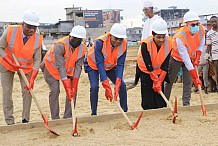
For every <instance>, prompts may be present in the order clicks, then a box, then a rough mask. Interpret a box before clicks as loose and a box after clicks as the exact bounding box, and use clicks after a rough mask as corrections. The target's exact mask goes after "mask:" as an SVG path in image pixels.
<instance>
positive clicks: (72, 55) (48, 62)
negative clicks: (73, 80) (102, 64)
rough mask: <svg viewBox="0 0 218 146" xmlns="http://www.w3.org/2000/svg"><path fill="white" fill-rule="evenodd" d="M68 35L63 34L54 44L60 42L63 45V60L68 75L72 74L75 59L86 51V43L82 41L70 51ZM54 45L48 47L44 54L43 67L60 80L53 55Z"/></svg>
mask: <svg viewBox="0 0 218 146" xmlns="http://www.w3.org/2000/svg"><path fill="white" fill-rule="evenodd" d="M69 39H70V38H69V36H65V37H63V38H60V39H59V40H58V41H57V42H56V43H54V45H55V44H57V43H61V44H63V45H64V50H65V54H64V60H65V68H66V72H67V75H68V76H73V75H74V69H75V64H76V62H77V60H79V59H80V58H82V57H84V56H85V53H86V45H85V44H84V43H83V42H82V43H81V44H80V45H79V46H78V47H77V48H76V49H75V50H74V52H72V47H71V46H70V42H69ZM54 45H53V46H52V47H51V48H50V49H49V51H48V52H47V53H46V55H45V59H44V62H45V67H46V68H47V70H48V71H49V73H50V74H51V75H52V76H53V77H54V78H55V79H57V80H60V74H59V72H58V69H57V67H56V62H55V57H54V56H55V55H54Z"/></svg>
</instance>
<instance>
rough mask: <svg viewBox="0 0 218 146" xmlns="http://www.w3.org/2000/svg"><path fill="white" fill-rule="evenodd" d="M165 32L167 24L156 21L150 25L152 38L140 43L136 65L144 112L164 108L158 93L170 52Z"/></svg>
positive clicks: (162, 83) (160, 89)
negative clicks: (138, 71) (138, 70)
mask: <svg viewBox="0 0 218 146" xmlns="http://www.w3.org/2000/svg"><path fill="white" fill-rule="evenodd" d="M167 32H168V30H167V23H166V22H165V21H164V20H163V19H162V18H160V19H157V20H155V21H154V22H153V24H152V36H150V37H148V38H147V39H144V40H142V41H141V43H140V44H141V47H140V48H141V50H140V51H139V54H138V57H137V63H138V68H139V69H140V71H141V73H140V80H141V96H142V101H141V106H142V108H143V109H144V110H147V109H156V108H162V107H166V103H165V101H164V100H163V98H162V97H161V95H160V92H161V91H162V90H163V89H164V86H163V85H164V80H165V77H166V75H167V71H168V64H169V59H170V53H171V50H172V41H171V38H170V37H168V36H166V34H167ZM166 79H167V78H166Z"/></svg>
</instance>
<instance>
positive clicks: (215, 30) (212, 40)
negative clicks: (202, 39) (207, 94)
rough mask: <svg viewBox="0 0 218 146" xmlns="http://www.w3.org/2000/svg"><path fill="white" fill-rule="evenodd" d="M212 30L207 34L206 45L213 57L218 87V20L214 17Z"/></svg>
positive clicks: (211, 21)
mask: <svg viewBox="0 0 218 146" xmlns="http://www.w3.org/2000/svg"><path fill="white" fill-rule="evenodd" d="M210 23H211V24H212V29H211V30H210V31H209V32H208V33H207V40H206V44H207V45H208V49H209V51H210V55H211V56H212V62H213V68H214V72H215V81H216V85H217V86H218V18H217V16H212V17H211V18H210Z"/></svg>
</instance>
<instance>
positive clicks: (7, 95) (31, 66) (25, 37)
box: [0, 10, 43, 125]
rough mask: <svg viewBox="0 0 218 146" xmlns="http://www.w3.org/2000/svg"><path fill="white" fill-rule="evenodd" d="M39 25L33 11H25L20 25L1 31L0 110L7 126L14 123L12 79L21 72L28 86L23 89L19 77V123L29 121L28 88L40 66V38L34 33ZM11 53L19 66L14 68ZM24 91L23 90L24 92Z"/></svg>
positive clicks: (30, 97) (22, 83) (29, 101)
mask: <svg viewBox="0 0 218 146" xmlns="http://www.w3.org/2000/svg"><path fill="white" fill-rule="evenodd" d="M37 26H39V16H38V14H37V13H36V12H35V11H32V10H28V11H26V12H25V13H24V16H23V24H22V25H11V26H8V28H7V29H6V30H5V31H4V33H3V35H2V37H1V39H0V72H1V84H2V91H3V110H4V116H5V121H6V123H7V124H8V125H11V124H14V123H15V122H14V116H13V100H12V89H13V78H14V73H15V72H18V71H19V69H22V70H23V72H24V73H25V75H26V77H27V79H29V87H26V84H25V82H24V80H23V79H22V77H21V75H20V74H18V75H19V78H20V83H21V89H22V97H23V112H22V123H27V122H28V121H29V119H30V107H31V101H32V96H31V94H29V91H28V90H29V89H33V87H34V80H35V79H36V76H37V74H38V69H39V67H40V63H41V46H42V39H43V37H42V36H41V35H40V34H38V33H36V29H37ZM12 54H14V55H15V57H16V58H17V60H18V62H19V65H16V64H15V62H14V59H13V58H12ZM26 89H27V90H26Z"/></svg>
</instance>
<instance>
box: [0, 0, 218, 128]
mask: <svg viewBox="0 0 218 146" xmlns="http://www.w3.org/2000/svg"><path fill="white" fill-rule="evenodd" d="M143 12H144V14H145V16H147V17H148V19H147V20H146V22H145V23H144V25H143V33H142V38H141V42H140V47H139V51H138V54H137V56H136V59H137V64H136V74H135V81H134V83H133V84H131V85H130V86H129V87H128V88H126V85H125V82H124V80H123V71H124V65H125V59H126V54H127V40H126V38H127V36H126V28H125V27H124V25H122V24H119V23H115V24H114V25H113V26H112V27H111V29H110V31H109V32H106V33H105V34H103V35H102V36H99V37H98V38H96V39H95V41H94V43H88V46H87V45H86V44H85V43H84V39H85V38H86V29H85V28H84V27H83V26H79V25H77V26H74V27H73V28H72V31H71V32H70V34H69V35H68V36H64V37H62V38H59V40H58V41H56V42H54V45H53V46H52V47H51V48H50V49H49V50H48V52H47V53H46V55H45V57H44V58H43V61H41V60H42V57H41V47H42V45H43V37H42V35H40V34H39V33H38V32H36V30H37V27H38V26H39V16H38V14H37V13H36V12H35V11H33V10H28V11H26V12H25V13H24V16H23V23H22V25H11V26H9V27H8V28H7V29H6V30H5V31H4V33H3V35H2V36H1V38H0V72H1V85H2V96H3V111H4V117H5V121H6V123H7V124H8V125H12V124H14V123H15V119H14V116H13V111H14V108H13V98H12V89H13V78H14V74H15V73H16V72H17V73H18V76H19V79H20V84H21V90H22V97H23V111H22V119H21V120H22V123H28V122H29V120H30V108H31V102H32V96H31V94H30V93H29V91H30V90H32V89H34V81H35V79H36V77H37V74H38V72H39V69H40V68H41V70H42V72H43V75H44V79H45V81H46V83H47V84H48V86H49V91H48V98H49V106H50V112H51V118H52V119H60V113H59V93H60V82H62V84H63V86H64V89H65V92H66V103H65V110H64V114H63V115H64V116H63V118H70V117H72V111H71V103H73V104H76V95H77V89H78V84H79V78H80V74H81V71H82V68H83V65H84V71H85V72H86V73H87V75H88V79H89V81H90V105H91V115H97V106H98V92H99V86H100V85H99V79H100V82H101V84H102V87H103V88H104V89H105V98H106V100H108V102H113V101H119V102H120V107H121V108H122V109H123V111H124V112H127V111H128V104H127V89H131V88H134V87H135V86H136V85H137V83H138V81H139V79H140V82H141V107H142V108H143V109H144V110H147V109H156V108H163V107H166V106H167V105H166V102H165V101H164V99H163V98H162V97H161V94H160V93H161V92H163V93H164V94H165V95H166V97H167V99H168V100H169V99H170V94H171V91H172V85H173V83H174V82H175V80H176V78H177V75H178V72H179V70H181V71H182V72H181V74H182V83H183V95H182V101H183V106H190V99H191V90H192V86H193V85H194V86H195V87H196V88H197V87H198V86H199V85H200V86H202V81H201V80H200V78H199V76H198V73H200V72H201V71H202V70H203V83H204V89H205V93H206V94H207V88H208V71H209V70H210V69H213V71H214V73H215V78H214V80H215V82H216V85H218V84H217V83H218V45H217V43H218V33H217V32H218V20H217V17H216V16H213V17H211V19H210V21H211V24H212V29H211V30H210V31H209V32H208V33H207V37H206V39H205V30H204V28H203V26H202V25H201V24H200V21H199V20H200V18H199V17H198V14H197V13H195V12H193V11H189V12H187V13H186V14H185V15H184V17H183V23H184V26H182V27H181V28H179V29H178V30H177V32H176V34H175V35H174V36H168V30H167V23H166V21H164V20H163V19H162V18H161V17H160V16H157V15H154V12H153V4H152V3H151V2H150V1H145V2H144V6H143ZM90 40H91V39H90V38H89V41H90ZM205 42H206V44H205ZM87 47H89V49H88V52H86V50H87ZM12 55H14V56H15V57H16V58H17V60H18V62H19V64H16V63H15V61H14V58H13V57H12ZM209 63H210V64H212V65H213V68H211V67H210V69H209ZM20 70H23V72H24V73H25V76H26V78H27V79H28V81H29V86H27V85H26V84H25V82H24V79H23V77H22V76H21V74H20ZM110 81H111V82H112V83H113V84H114V90H112V87H111V84H110ZM216 89H217V87H216ZM74 107H75V106H74Z"/></svg>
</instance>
